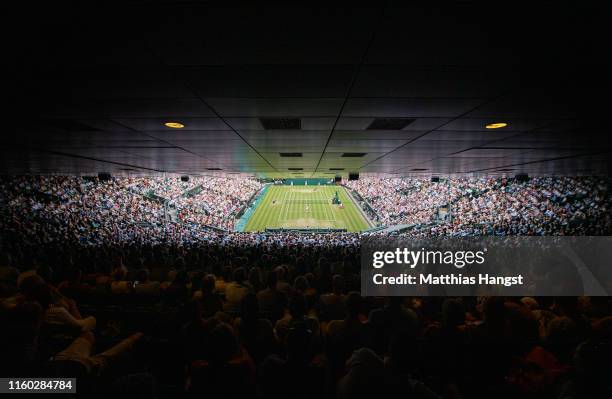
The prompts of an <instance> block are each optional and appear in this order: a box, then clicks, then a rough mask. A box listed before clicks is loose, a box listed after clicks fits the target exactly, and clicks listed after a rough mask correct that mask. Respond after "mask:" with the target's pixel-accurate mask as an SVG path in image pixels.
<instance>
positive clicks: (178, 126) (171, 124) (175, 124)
mask: <svg viewBox="0 0 612 399" xmlns="http://www.w3.org/2000/svg"><path fill="white" fill-rule="evenodd" d="M164 126H166V127H169V128H172V129H182V128H184V127H185V125H183V124H182V123H179V122H166V123H164Z"/></svg>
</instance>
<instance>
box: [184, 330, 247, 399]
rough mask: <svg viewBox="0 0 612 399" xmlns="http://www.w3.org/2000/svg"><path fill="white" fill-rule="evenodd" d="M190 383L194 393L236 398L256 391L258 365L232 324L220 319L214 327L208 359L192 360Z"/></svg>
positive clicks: (190, 390)
mask: <svg viewBox="0 0 612 399" xmlns="http://www.w3.org/2000/svg"><path fill="white" fill-rule="evenodd" d="M187 386H188V391H189V393H190V394H191V395H194V396H202V395H211V396H223V397H231V398H233V397H245V396H247V395H251V394H252V393H253V391H254V389H255V366H254V364H253V361H252V359H251V358H250V357H249V355H248V353H247V352H246V351H245V350H244V349H243V348H242V347H241V345H240V342H239V341H238V338H237V337H236V335H235V334H234V331H233V329H232V328H231V327H230V326H229V325H227V324H224V323H221V324H219V325H217V326H216V327H215V328H213V330H212V331H211V333H210V335H209V340H208V356H207V359H202V360H196V361H194V362H192V364H191V367H190V374H189V380H188V383H187Z"/></svg>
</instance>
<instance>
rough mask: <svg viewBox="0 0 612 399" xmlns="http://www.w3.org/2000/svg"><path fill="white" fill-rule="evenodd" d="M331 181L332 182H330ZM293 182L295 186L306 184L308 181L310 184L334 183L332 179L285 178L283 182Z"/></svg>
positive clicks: (289, 183)
mask: <svg viewBox="0 0 612 399" xmlns="http://www.w3.org/2000/svg"><path fill="white" fill-rule="evenodd" d="M330 182H331V183H330ZM291 183H293V185H294V186H305V185H306V183H308V185H309V186H318V185H321V186H327V185H333V184H334V182H333V180H331V179H285V180H283V184H284V185H287V186H291Z"/></svg>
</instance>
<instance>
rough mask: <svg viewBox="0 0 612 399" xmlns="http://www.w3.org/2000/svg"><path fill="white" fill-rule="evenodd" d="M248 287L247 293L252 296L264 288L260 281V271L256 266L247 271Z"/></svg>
mask: <svg viewBox="0 0 612 399" xmlns="http://www.w3.org/2000/svg"><path fill="white" fill-rule="evenodd" d="M248 286H249V291H250V292H252V293H254V294H257V293H258V292H259V291H261V290H263V289H264V288H266V287H265V286H264V283H263V281H262V280H261V269H260V268H259V267H258V266H253V267H252V268H251V270H249V281H248Z"/></svg>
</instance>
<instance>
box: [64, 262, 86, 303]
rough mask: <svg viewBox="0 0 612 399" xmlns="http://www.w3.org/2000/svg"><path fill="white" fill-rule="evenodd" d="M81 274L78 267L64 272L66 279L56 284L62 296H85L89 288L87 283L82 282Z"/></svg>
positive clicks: (78, 297) (74, 297) (72, 297)
mask: <svg viewBox="0 0 612 399" xmlns="http://www.w3.org/2000/svg"><path fill="white" fill-rule="evenodd" d="M82 276H83V274H82V272H81V270H80V269H77V268H72V269H69V270H68V271H67V272H66V280H64V281H62V282H61V283H60V284H59V285H58V286H57V289H58V291H59V292H60V293H61V294H62V295H63V296H65V297H67V298H70V299H74V300H78V299H80V298H83V297H86V296H87V295H88V294H89V292H90V290H91V288H90V286H89V285H88V284H84V283H83V282H82Z"/></svg>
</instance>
